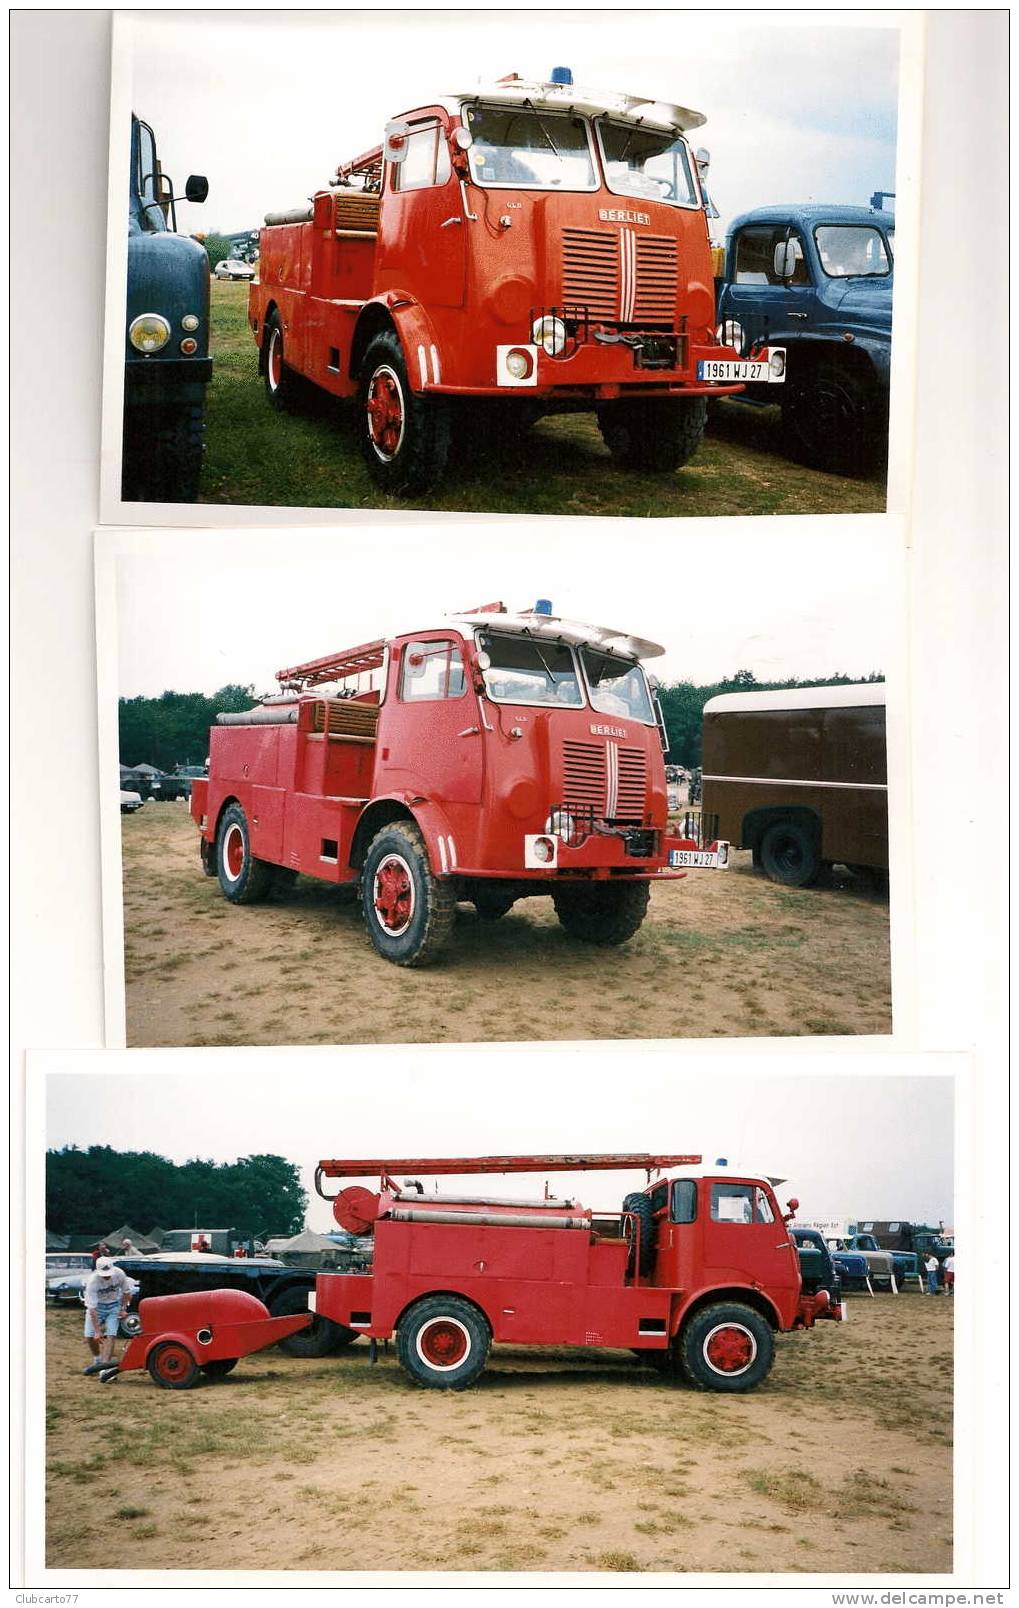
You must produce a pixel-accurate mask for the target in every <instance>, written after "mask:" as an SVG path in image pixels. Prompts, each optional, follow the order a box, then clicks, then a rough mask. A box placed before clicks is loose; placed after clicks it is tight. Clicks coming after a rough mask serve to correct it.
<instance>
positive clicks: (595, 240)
mask: <svg viewBox="0 0 1019 1608" xmlns="http://www.w3.org/2000/svg"><path fill="white" fill-rule="evenodd" d="M562 271H563V301H564V302H568V303H571V304H576V305H577V306H580V307H585V308H586V309H587V312H588V316H589V317H590V318H592V319H604V320H605V322H606V323H611V324H639V325H642V326H647V325H654V324H662V325H664V326H665V327H666V328H668V329H673V328H674V326H675V322H676V287H677V284H678V279H679V263H678V255H677V249H676V241H675V240H673V239H672V238H671V236H669V235H646V234H639V233H638V232H637V230H636V229H630V228H627V227H625V226H624V227H622V228H621V229H619V230H618V232H617V231H616V230H605V229H564V230H563V256H562Z"/></svg>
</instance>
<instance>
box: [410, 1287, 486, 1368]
mask: <svg viewBox="0 0 1019 1608" xmlns="http://www.w3.org/2000/svg"><path fill="white" fill-rule="evenodd" d="M491 1343H492V1334H491V1330H490V1329H489V1327H488V1324H487V1322H486V1321H485V1319H484V1317H483V1315H482V1314H481V1313H480V1312H479V1311H478V1309H477V1307H475V1306H472V1305H471V1303H470V1302H469V1301H464V1300H462V1299H461V1297H460V1296H456V1295H428V1296H425V1297H424V1298H423V1299H422V1300H420V1301H415V1303H414V1305H413V1306H412V1307H411V1308H410V1310H409V1311H407V1312H405V1313H404V1315H403V1317H402V1318H401V1319H400V1327H399V1328H398V1329H397V1331H396V1351H397V1356H398V1357H399V1360H400V1365H401V1367H403V1368H404V1369H405V1371H406V1372H407V1373H409V1374H410V1377H411V1378H412V1379H413V1380H414V1382H415V1384H418V1385H423V1386H424V1387H425V1388H426V1389H428V1390H466V1389H467V1387H468V1385H472V1384H473V1383H474V1381H475V1379H477V1377H478V1375H479V1374H480V1373H481V1371H482V1369H483V1368H484V1366H485V1363H486V1362H487V1361H488V1349H489V1346H490V1345H491Z"/></svg>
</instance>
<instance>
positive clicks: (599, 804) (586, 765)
mask: <svg viewBox="0 0 1019 1608" xmlns="http://www.w3.org/2000/svg"><path fill="white" fill-rule="evenodd" d="M563 804H564V805H565V807H566V809H568V810H572V811H574V812H575V813H576V814H579V815H603V814H604V812H605V749H604V748H603V747H602V745H601V743H573V742H565V743H563Z"/></svg>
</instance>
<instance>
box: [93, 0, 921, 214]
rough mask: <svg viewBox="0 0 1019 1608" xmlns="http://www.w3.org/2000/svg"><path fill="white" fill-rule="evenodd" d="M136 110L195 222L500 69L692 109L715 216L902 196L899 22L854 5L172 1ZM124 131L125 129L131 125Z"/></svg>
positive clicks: (124, 64) (146, 60)
mask: <svg viewBox="0 0 1019 1608" xmlns="http://www.w3.org/2000/svg"><path fill="white" fill-rule="evenodd" d="M131 26H132V27H133V29H134V44H133V46H132V47H131V48H130V49H129V50H128V53H127V59H126V60H122V61H121V62H120V63H119V70H120V71H122V72H126V73H128V74H129V79H130V88H131V98H132V101H133V105H134V109H135V111H136V112H137V113H138V114H139V116H141V117H143V118H144V119H145V120H146V121H147V122H149V123H151V124H152V126H153V128H154V129H155V131H156V138H157V141H158V143H159V148H160V154H161V158H162V161H163V165H164V167H165V168H166V170H167V171H168V172H169V173H170V174H171V175H172V177H173V178H174V180H175V182H176V185H177V186H178V187H179V189H180V190H181V191H183V188H184V180H185V178H186V177H187V175H188V173H191V172H197V173H205V174H207V175H208V178H209V183H210V193H209V200H208V202H207V203H206V204H205V205H204V206H201V207H198V206H189V205H187V204H184V205H183V206H181V207H180V209H179V222H180V226H181V228H182V229H184V230H196V229H204V230H208V229H212V228H218V229H222V230H225V231H229V232H234V231H236V230H240V229H243V228H252V227H257V226H258V225H260V224H261V222H262V219H263V216H264V214H265V213H266V212H267V211H272V210H275V209H278V208H283V207H292V206H295V205H298V204H299V203H301V202H302V201H303V200H304V199H305V198H306V197H308V196H309V195H311V193H312V192H313V191H314V190H315V189H319V188H322V187H324V186H325V184H326V183H327V181H328V179H329V178H330V176H331V175H332V174H333V172H334V171H335V168H336V165H337V163H338V162H339V161H341V160H343V159H345V158H350V157H353V156H356V155H358V154H359V153H360V152H362V151H364V150H366V149H369V148H370V147H372V146H374V145H377V144H378V143H379V142H380V140H381V136H382V129H383V125H384V124H385V123H386V121H387V120H388V119H389V118H390V117H392V116H394V115H396V114H398V113H400V112H404V111H410V110H413V109H414V108H415V107H416V106H419V105H422V104H427V102H428V101H429V100H430V99H432V98H433V97H435V96H437V95H443V94H459V93H470V92H472V91H473V90H474V89H475V88H476V87H477V84H478V83H479V81H486V82H490V81H491V80H492V79H494V78H498V77H501V76H503V75H504V74H506V73H509V72H517V73H520V74H521V75H522V76H523V77H526V78H537V79H544V78H547V76H548V74H549V71H550V70H551V68H552V67H553V66H554V65H558V64H562V65H565V66H569V67H571V68H572V69H573V74H574V80H575V82H576V83H577V84H578V85H585V86H590V87H593V88H607V89H616V90H625V91H626V92H628V93H630V92H632V93H637V94H642V95H643V94H646V95H647V96H648V98H649V99H656V98H657V99H662V100H665V101H669V102H678V103H679V104H681V105H684V106H689V107H692V108H695V109H696V110H698V111H701V112H703V113H705V114H706V116H707V119H708V121H707V124H706V125H705V126H704V127H703V128H702V129H699V130H696V131H695V132H694V134H693V139H694V142H695V143H696V144H703V145H706V146H707V147H708V149H709V150H710V152H711V158H712V172H711V190H712V194H713V196H714V199H715V203H716V205H717V206H718V208H719V211H720V212H721V214H722V217H721V219H720V220H719V222H718V224H717V225H716V226H715V227H716V231H721V230H722V229H723V228H724V225H725V222H726V221H727V220H728V219H729V218H731V217H732V216H734V214H736V213H737V212H740V211H743V210H744V209H745V208H747V207H752V206H761V205H765V204H767V203H769V202H778V201H809V200H817V201H839V202H847V203H854V204H862V205H866V204H867V202H868V200H869V198H870V195H871V193H872V192H873V191H874V190H878V189H881V190H893V189H894V188H895V132H896V97H897V84H898V58H899V34H898V29H897V27H896V25H895V22H894V18H893V17H889V18H888V19H886V20H883V19H882V17H881V15H880V14H879V13H876V12H871V13H869V14H868V16H867V25H866V26H863V27H861V26H859V14H853V13H848V14H842V15H841V16H838V15H832V16H831V17H830V18H823V17H822V16H821V14H820V13H810V12H806V13H801V14H799V15H797V14H795V13H789V12H785V13H781V14H780V15H778V16H772V17H769V16H768V14H767V13H762V12H751V13H725V12H716V13H707V12H680V11H677V12H671V13H670V12H664V11H657V12H639V11H625V10H620V11H615V12H605V13H603V14H600V15H599V14H591V13H587V14H585V13H583V12H579V11H572V12H569V13H566V14H563V13H557V12H554V11H548V12H536V11H532V12H519V11H518V12H512V11H491V12H484V11H481V12H478V11H474V12H469V13H461V14H459V15H456V14H452V13H449V12H442V11H434V12H430V13H419V14H415V13H412V12H399V11H390V12H381V13H380V12H378V11H363V12H359V11H352V12H348V13H346V14H343V13H335V14H330V13H327V12H326V13H323V12H319V13H311V14H308V13H289V14H286V15H284V14H283V13H281V12H279V11H266V12H262V13H251V12H242V11H238V12H235V13H232V14H225V13H223V12H211V13H206V12H201V11H179V12H176V13H170V14H167V13H147V14H142V15H140V16H138V17H136V19H133V20H132V25H131ZM124 132H125V138H126V130H125V131H124Z"/></svg>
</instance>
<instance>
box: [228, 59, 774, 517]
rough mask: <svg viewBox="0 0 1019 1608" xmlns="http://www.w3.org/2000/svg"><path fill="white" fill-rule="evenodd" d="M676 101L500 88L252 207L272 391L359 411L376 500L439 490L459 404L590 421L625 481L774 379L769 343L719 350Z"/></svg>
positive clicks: (465, 416) (569, 88)
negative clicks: (582, 415) (585, 416)
mask: <svg viewBox="0 0 1019 1608" xmlns="http://www.w3.org/2000/svg"><path fill="white" fill-rule="evenodd" d="M703 122H704V118H703V116H702V115H701V114H700V113H699V112H693V111H690V110H689V109H687V108H686V107H683V106H673V105H666V104H663V103H660V102H656V101H648V100H647V99H646V97H643V98H642V97H641V96H636V95H623V94H600V93H592V92H590V91H586V90H582V89H580V88H578V87H575V86H574V84H573V81H572V75H571V74H570V73H569V71H568V69H565V68H556V69H554V70H553V73H552V78H551V81H550V82H548V83H527V82H524V81H523V80H522V79H520V78H519V77H517V76H516V75H513V76H511V77H509V78H505V79H502V80H500V81H499V82H498V83H496V84H493V85H491V86H489V87H487V88H484V89H480V88H479V89H477V90H473V91H470V92H464V93H460V94H457V95H452V96H445V97H440V98H439V99H438V100H436V101H433V102H431V103H429V104H427V105H425V106H421V107H418V108H417V109H416V110H415V111H411V112H407V113H405V114H403V115H402V116H401V117H399V118H396V119H394V120H393V121H391V122H390V123H388V124H387V125H386V130H385V141H384V144H382V145H381V146H377V147H376V148H375V149H373V150H370V151H367V152H365V153H364V154H363V155H361V156H358V157H356V158H354V159H353V160H352V161H349V162H344V163H341V164H340V166H339V167H338V168H337V170H336V176H335V178H334V179H333V180H331V181H330V185H331V187H330V188H328V189H324V190H320V191H318V192H317V193H316V194H315V195H314V196H313V198H312V201H311V205H310V206H308V207H301V208H297V209H295V210H293V211H290V212H282V213H270V214H268V215H267V217H266V220H265V222H266V226H265V228H264V229H263V230H262V233H261V245H260V258H259V273H258V279H257V280H256V281H255V282H254V283H253V284H252V286H251V290H250V297H249V303H248V312H249V318H250V322H251V327H252V330H253V331H254V335H255V340H256V342H257V344H258V347H259V370H260V372H261V374H262V375H263V376H264V379H265V385H266V390H267V392H268V396H269V400H270V402H271V403H272V404H273V406H275V407H280V408H282V407H284V406H286V405H287V404H288V403H289V402H290V401H291V400H293V398H294V395H295V377H296V376H298V375H303V376H305V377H306V378H307V379H308V380H311V381H312V382H313V383H314V384H315V385H317V386H321V387H322V389H323V390H326V391H329V392H332V393H333V395H335V396H338V397H352V396H355V395H357V396H358V397H359V399H360V405H361V413H362V424H361V437H362V446H363V450H364V454H365V457H366V460H367V463H368V466H369V469H370V470H371V472H372V474H373V475H374V477H375V478H376V480H377V481H378V482H379V483H380V484H381V485H382V486H383V487H384V488H385V489H386V490H388V491H390V492H394V493H396V494H398V495H411V494H413V493H415V492H419V491H421V490H422V489H423V488H425V487H426V486H428V485H430V484H432V483H434V481H436V480H438V479H439V478H440V477H441V475H442V472H443V469H444V467H445V463H446V458H447V454H448V451H449V446H450V440H451V436H452V432H453V429H454V427H458V428H461V429H463V430H465V431H466V430H472V429H475V428H476V414H474V413H468V412H467V411H466V410H464V411H461V412H459V413H454V412H453V411H452V410H453V407H454V405H455V404H456V401H457V399H462V398H467V397H469V398H471V399H474V398H477V397H488V398H504V399H506V400H507V401H509V402H511V403H512V404H513V407H514V411H515V417H516V418H517V419H518V420H519V421H521V422H523V420H524V418H525V416H526V417H527V418H528V419H529V420H530V419H533V418H536V417H538V416H540V414H542V413H551V412H569V411H590V410H594V412H595V413H596V415H597V418H598V423H599V425H600V427H601V432H602V435H603V437H604V439H605V442H606V445H607V446H608V448H609V450H610V451H611V453H612V455H613V457H614V458H615V459H616V460H617V461H618V462H619V463H620V464H622V465H624V466H625V467H627V468H633V469H639V470H644V471H647V470H658V471H672V470H675V469H678V468H680V467H681V466H682V465H683V464H684V463H686V461H687V460H688V458H690V457H691V455H692V454H693V453H694V452H695V451H696V449H697V447H698V446H699V444H700V441H701V437H702V435H703V432H704V422H705V416H706V398H707V397H708V396H711V395H722V394H725V393H727V392H729V391H733V390H741V389H742V384H743V382H746V381H753V382H754V383H761V382H767V381H769V380H775V381H781V380H782V379H783V377H784V359H783V354H782V353H781V351H780V350H779V349H777V348H776V349H775V350H774V351H772V350H771V349H769V348H766V347H765V348H760V349H755V350H754V351H752V352H748V353H746V354H744V356H743V357H742V358H741V357H740V356H739V354H738V353H737V352H736V350H735V348H733V347H729V346H724V345H721V344H720V343H719V340H718V338H717V335H716V332H715V299H714V282H713V267H712V256H711V248H710V245H709V241H708V229H707V220H706V208H708V207H709V206H710V203H709V202H708V200H707V196H706V192H705V189H704V176H705V171H706V167H707V153H706V152H704V151H698V152H697V153H696V155H695V154H694V153H693V152H692V151H691V149H690V146H689V145H688V143H687V140H686V137H685V131H686V130H688V129H693V128H696V127H698V126H699V125H700V124H701V123H703Z"/></svg>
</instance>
